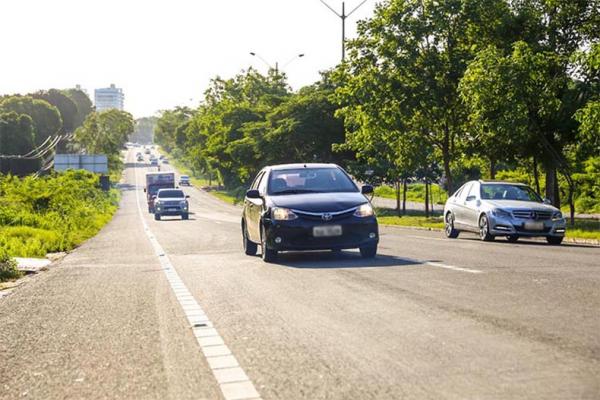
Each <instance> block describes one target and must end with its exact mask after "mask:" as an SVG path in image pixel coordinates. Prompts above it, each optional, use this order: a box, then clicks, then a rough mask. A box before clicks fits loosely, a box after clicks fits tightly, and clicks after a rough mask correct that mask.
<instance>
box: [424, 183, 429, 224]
mask: <svg viewBox="0 0 600 400" xmlns="http://www.w3.org/2000/svg"><path fill="white" fill-rule="evenodd" d="M425 217H427V218H429V183H428V182H427V179H425Z"/></svg>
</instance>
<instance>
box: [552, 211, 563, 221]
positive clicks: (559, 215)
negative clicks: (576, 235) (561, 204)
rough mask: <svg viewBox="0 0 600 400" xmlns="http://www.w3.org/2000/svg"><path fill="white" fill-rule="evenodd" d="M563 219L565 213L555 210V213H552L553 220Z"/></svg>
mask: <svg viewBox="0 0 600 400" xmlns="http://www.w3.org/2000/svg"><path fill="white" fill-rule="evenodd" d="M561 219H563V213H562V212H560V211H554V213H553V214H552V220H553V221H558V220H561Z"/></svg>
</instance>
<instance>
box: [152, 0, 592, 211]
mask: <svg viewBox="0 0 600 400" xmlns="http://www.w3.org/2000/svg"><path fill="white" fill-rule="evenodd" d="M599 25H600V14H599V13H598V3H597V1H582V2H567V1H562V2H545V1H538V0H524V1H518V2H514V1H508V0H503V1H496V2H488V1H482V0H468V1H467V0H464V1H459V2H433V1H420V0H406V1H395V0H386V1H383V2H381V3H380V4H378V5H377V7H376V9H375V12H374V15H373V16H372V18H370V19H367V20H365V21H362V22H361V23H360V24H359V25H358V35H357V37H356V39H353V40H350V41H349V42H348V57H347V60H346V62H344V63H342V64H340V65H339V66H337V67H336V68H334V69H332V70H330V71H326V72H324V73H323V74H322V78H321V79H320V80H319V81H318V82H316V83H314V84H313V85H310V86H307V87H303V88H301V89H299V90H298V91H292V90H291V89H290V87H289V85H288V84H287V80H286V76H285V74H282V73H280V72H279V71H276V70H271V71H269V73H268V74H267V75H261V74H259V73H258V72H257V71H255V70H254V69H249V70H247V71H242V72H241V73H239V74H238V75H236V76H234V77H232V78H229V79H224V78H220V77H217V78H215V79H213V80H212V82H211V84H210V86H209V89H208V90H207V91H206V92H205V95H204V99H203V101H202V103H201V105H200V106H199V107H198V108H197V109H190V108H187V107H177V108H175V109H172V110H165V111H164V112H162V114H161V116H160V118H159V119H158V121H157V128H156V131H155V140H156V142H157V143H159V144H160V145H161V146H163V147H164V148H165V149H166V150H167V151H169V152H172V154H174V155H176V157H177V158H179V159H181V160H184V161H185V162H186V164H187V165H189V166H191V168H192V170H193V171H196V172H197V173H199V174H202V176H204V177H206V176H212V177H214V179H215V180H217V181H218V182H219V183H220V184H221V185H223V186H224V187H225V189H226V191H227V192H229V193H238V192H240V191H241V189H239V188H247V187H248V185H249V182H250V181H251V179H252V178H253V177H254V176H255V174H256V173H257V171H258V170H259V169H260V168H261V167H263V166H264V165H269V164H277V163H287V162H308V161H316V162H335V163H338V164H340V165H342V166H343V167H344V168H345V169H346V170H348V171H349V172H350V173H351V174H352V175H353V176H355V177H356V178H357V179H358V180H360V181H362V182H369V183H372V184H376V185H385V186H381V187H380V188H378V189H377V193H378V194H379V195H382V196H384V197H392V196H399V199H400V200H402V199H403V198H404V193H403V192H404V191H405V190H406V200H407V201H421V202H424V200H425V197H429V198H431V197H433V200H434V202H435V203H438V202H443V201H444V196H443V195H442V193H441V192H442V191H443V192H445V193H446V195H448V194H450V193H452V192H454V191H455V190H456V189H457V188H458V187H459V186H460V185H461V184H462V183H464V182H465V181H467V180H471V179H479V178H484V179H508V180H515V181H520V182H526V183H528V184H530V185H531V186H532V187H533V188H534V189H535V190H536V191H538V192H539V193H541V194H542V196H544V197H547V198H548V199H550V200H551V202H552V203H553V204H554V205H556V206H558V207H562V208H563V209H565V211H568V212H569V213H571V214H572V215H574V214H575V213H576V212H577V213H591V212H598V210H600V153H599V152H598V149H600V142H599V140H600V123H599V121H600V75H599V74H600V72H599V71H600V62H599V60H600V57H599V55H600V37H599V36H598V30H597V29H596V27H597V26H599ZM397 187H398V188H399V189H400V190H396V188H397ZM438 188H441V190H439V189H438ZM426 192H433V196H431V195H430V196H426V195H425V193H426ZM436 195H439V196H438V197H436ZM400 208H402V207H400ZM426 209H428V208H426Z"/></svg>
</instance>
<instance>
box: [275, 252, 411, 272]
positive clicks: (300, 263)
mask: <svg viewBox="0 0 600 400" xmlns="http://www.w3.org/2000/svg"><path fill="white" fill-rule="evenodd" d="M276 264H278V265H281V266H284V267H290V268H302V269H343V268H370V267H407V266H415V265H421V263H420V262H418V261H415V260H411V259H406V258H402V257H396V256H389V255H384V254H378V255H377V257H375V258H362V257H361V256H360V253H358V252H350V251H342V252H331V251H310V252H286V253H279V255H278V258H277V261H276Z"/></svg>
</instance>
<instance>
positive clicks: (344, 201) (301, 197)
mask: <svg viewBox="0 0 600 400" xmlns="http://www.w3.org/2000/svg"><path fill="white" fill-rule="evenodd" d="M270 200H271V202H272V203H273V205H274V206H276V207H285V208H293V209H295V210H299V211H308V212H336V211H343V210H347V209H349V208H352V207H356V206H358V205H360V204H364V203H366V202H367V198H366V197H365V196H364V195H363V194H362V193H359V192H351V193H350V192H347V193H303V194H289V195H279V196H270Z"/></svg>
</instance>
